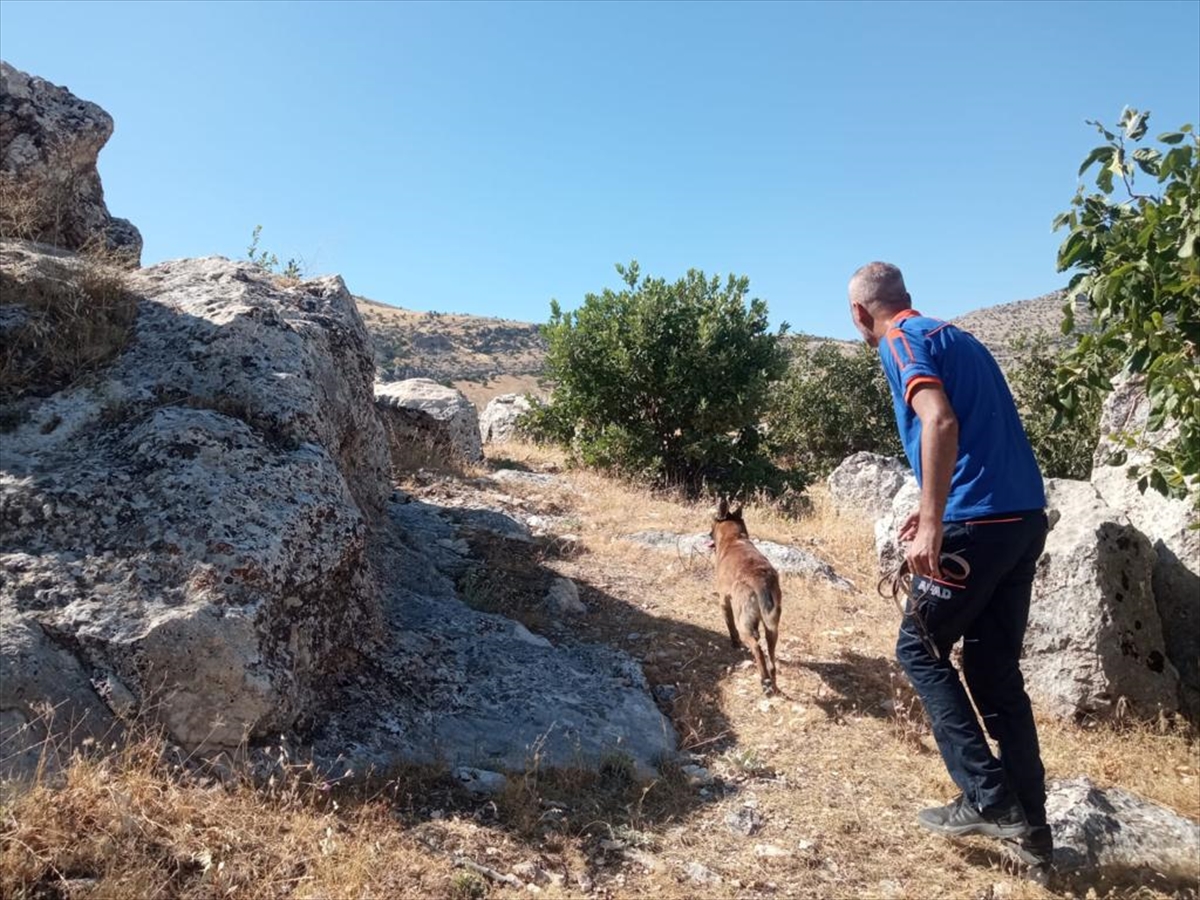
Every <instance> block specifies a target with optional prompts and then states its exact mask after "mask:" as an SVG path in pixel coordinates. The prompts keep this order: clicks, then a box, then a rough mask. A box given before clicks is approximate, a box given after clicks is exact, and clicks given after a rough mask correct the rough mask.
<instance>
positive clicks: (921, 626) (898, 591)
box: [875, 553, 971, 660]
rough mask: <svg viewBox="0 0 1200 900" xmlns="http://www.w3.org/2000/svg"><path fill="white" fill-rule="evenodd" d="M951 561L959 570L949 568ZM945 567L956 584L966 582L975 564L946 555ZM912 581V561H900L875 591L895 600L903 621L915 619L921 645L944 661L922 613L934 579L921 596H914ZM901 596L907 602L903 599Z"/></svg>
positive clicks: (926, 585) (957, 556) (958, 557)
mask: <svg viewBox="0 0 1200 900" xmlns="http://www.w3.org/2000/svg"><path fill="white" fill-rule="evenodd" d="M948 562H949V563H951V564H952V565H953V566H954V568H955V569H956V570H957V571H950V567H949V566H947V565H946V563H948ZM941 567H942V569H943V570H945V571H946V574H947V575H948V576H949V577H950V578H953V579H954V580H955V581H964V582H965V581H966V580H967V577H968V576H969V575H970V574H971V564H970V563H969V562H967V561H966V560H965V559H963V558H962V557H961V556H959V555H958V554H957V553H943V554H942V556H941ZM912 579H913V575H912V570H911V569H910V568H909V566H908V560H907V559H903V560H901V561H900V565H898V566H897V567H896V568H895V569H894V570H893V571H892V572H891V573H889V574H887V575H884V576H883V577H882V578H881V579H879V583H878V584H877V585H876V586H875V590H876V592H877V593H878V594H879V596H880V597H883V598H884V599H887V598H888V597H891V598H892V601H893V602H894V603H895V604H896V608H897V609H898V610H900V616H901V618H911V619H912V620H913V622H914V623H915V624H916V626H917V635H918V636H919V637H920V639H921V645H922V646H923V647H924V648H925V650H926V651H927V652H928V653H929V655H930V656H932V657H933V658H934V659H938V660H940V659H941V658H942V654H941V651H939V650H938V647H937V644H936V643H934V640H933V635H932V634H930V632H929V627H928V626H927V625H926V624H925V616H924V615H922V614H921V601H922V600H924V599H925V597H926V596H927V595H928V594H929V589H930V588H931V587H932V586H933V580H932V579H930V578H926V579H925V585H924V587H922V588H921V590H920V593H918V594H916V595H914V594H913V589H912ZM901 597H903V598H904V599H903V600H901V599H900V598H901Z"/></svg>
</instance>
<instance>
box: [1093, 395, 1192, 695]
mask: <svg viewBox="0 0 1200 900" xmlns="http://www.w3.org/2000/svg"><path fill="white" fill-rule="evenodd" d="M1149 412H1150V403H1149V400H1148V399H1147V397H1146V392H1145V389H1144V388H1143V387H1142V384H1141V382H1140V381H1139V380H1137V379H1129V378H1123V379H1119V380H1118V381H1117V382H1116V383H1115V384H1114V385H1113V391H1112V393H1110V394H1109V395H1108V397H1107V398H1105V401H1104V408H1103V410H1102V412H1101V416H1100V443H1099V445H1098V446H1097V448H1096V456H1095V460H1094V465H1093V469H1092V484H1093V485H1095V487H1096V490H1097V491H1098V492H1099V494H1100V496H1101V497H1102V498H1103V499H1104V502H1105V503H1107V504H1108V505H1109V506H1111V507H1112V508H1113V509H1119V510H1121V511H1122V512H1124V513H1125V515H1127V516H1128V517H1129V521H1130V522H1132V523H1133V525H1134V526H1135V527H1136V528H1137V529H1138V531H1140V532H1141V533H1142V534H1144V535H1146V537H1148V538H1149V539H1150V542H1151V544H1153V545H1154V550H1155V552H1156V553H1157V554H1158V556H1157V560H1156V562H1155V564H1154V579H1153V583H1154V597H1155V600H1156V601H1157V603H1158V611H1159V615H1160V616H1161V617H1162V621H1163V630H1164V635H1165V638H1166V644H1167V656H1168V658H1170V660H1171V662H1173V663H1174V664H1175V667H1176V668H1177V669H1178V670H1179V676H1180V681H1181V697H1180V699H1181V703H1182V705H1183V706H1184V708H1185V710H1186V711H1187V712H1188V714H1189V715H1190V716H1191V717H1192V718H1198V717H1200V528H1197V527H1196V524H1197V509H1196V506H1195V505H1194V504H1193V503H1190V502H1188V501H1187V500H1175V499H1170V498H1167V497H1164V496H1163V495H1162V494H1159V493H1158V492H1156V491H1153V490H1147V491H1146V492H1145V493H1144V494H1143V493H1140V492H1139V491H1138V489H1137V482H1136V481H1133V480H1131V479H1130V478H1128V477H1127V475H1126V471H1127V470H1128V469H1129V468H1130V467H1131V466H1134V465H1137V464H1140V463H1144V462H1147V461H1148V460H1149V458H1150V455H1151V452H1152V450H1153V448H1154V447H1155V446H1157V445H1159V444H1160V443H1161V441H1162V440H1163V438H1164V436H1163V435H1162V434H1160V433H1151V434H1147V433H1146V420H1147V417H1148V416H1149ZM1123 436H1128V437H1130V438H1132V439H1133V440H1134V441H1135V443H1136V446H1135V448H1134V449H1133V450H1132V451H1127V450H1126V446H1125V441H1124V440H1123ZM1118 454H1123V456H1124V460H1123V461H1122V456H1121V455H1118Z"/></svg>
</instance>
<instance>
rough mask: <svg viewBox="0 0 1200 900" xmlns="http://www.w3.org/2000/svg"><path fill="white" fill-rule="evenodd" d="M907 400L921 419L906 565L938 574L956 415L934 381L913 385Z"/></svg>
mask: <svg viewBox="0 0 1200 900" xmlns="http://www.w3.org/2000/svg"><path fill="white" fill-rule="evenodd" d="M909 403H910V404H911V405H912V408H913V412H915V413H916V414H917V418H919V419H920V420H921V507H920V509H919V510H918V512H917V530H916V535H915V536H914V537H913V542H912V544H911V545H910V546H909V548H908V554H907V556H908V565H909V568H910V569H911V570H912V572H913V574H914V575H927V576H931V577H933V578H938V577H940V576H941V574H942V573H941V567H940V565H939V563H940V560H941V553H942V516H943V515H945V512H946V498H947V497H948V496H949V494H950V479H951V478H952V477H953V475H954V463H955V461H956V460H957V459H958V417H957V416H955V415H954V410H953V408H952V407H951V406H950V400H949V399H948V398H947V397H946V392H945V391H944V390H942V386H941V385H940V384H937V383H935V382H930V383H927V384H922V385H919V386H918V387H916V389H915V390H914V391H913V394H912V397H911V398H910V399H909Z"/></svg>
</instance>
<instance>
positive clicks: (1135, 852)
mask: <svg viewBox="0 0 1200 900" xmlns="http://www.w3.org/2000/svg"><path fill="white" fill-rule="evenodd" d="M1046 793H1047V796H1046V817H1047V821H1048V822H1049V823H1050V827H1051V830H1052V831H1053V833H1054V844H1055V850H1054V864H1055V867H1056V868H1057V869H1058V871H1059V873H1060V875H1063V876H1066V877H1080V876H1082V877H1084V878H1086V879H1087V880H1088V883H1089V884H1095V883H1096V882H1097V881H1101V882H1103V881H1105V880H1108V881H1113V882H1118V883H1120V882H1124V883H1129V882H1133V883H1135V884H1136V883H1141V884H1145V883H1146V882H1147V881H1149V882H1151V883H1157V884H1158V886H1160V887H1163V888H1167V889H1170V888H1171V887H1172V886H1179V887H1185V888H1186V887H1188V886H1191V888H1192V889H1193V890H1194V889H1195V885H1196V881H1197V879H1198V878H1200V826H1198V825H1197V824H1196V823H1195V822H1193V821H1191V820H1190V819H1185V818H1184V817H1183V816H1181V815H1179V814H1177V813H1175V812H1172V811H1171V810H1169V809H1166V808H1165V807H1162V806H1159V805H1158V804H1156V803H1151V802H1150V801H1148V800H1143V799H1142V798H1140V797H1137V796H1135V795H1133V794H1130V793H1129V792H1127V791H1123V790H1121V789H1120V788H1106V789H1102V788H1100V787H1097V786H1096V785H1095V784H1093V783H1092V782H1091V781H1090V780H1088V779H1087V778H1072V779H1069V780H1064V781H1056V782H1051V783H1050V784H1049V785H1047V792H1046ZM1097 886H1099V885H1097Z"/></svg>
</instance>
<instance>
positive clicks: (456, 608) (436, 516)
mask: <svg viewBox="0 0 1200 900" xmlns="http://www.w3.org/2000/svg"><path fill="white" fill-rule="evenodd" d="M460 512H461V510H459V509H455V508H448V507H441V506H436V505H433V504H429V503H424V502H421V501H419V500H416V499H414V498H411V497H409V496H407V495H404V494H400V493H397V500H396V501H394V502H393V503H391V504H390V506H389V526H390V527H387V528H384V529H380V530H379V531H378V532H377V539H376V541H375V543H374V546H373V551H372V563H373V567H374V568H375V570H376V571H377V572H378V573H379V581H380V584H381V586H382V592H383V606H384V614H385V617H386V622H387V627H385V629H384V633H385V636H386V637H385V639H384V641H383V642H382V643H381V644H380V645H379V646H378V647H377V648H376V649H374V650H373V651H372V654H371V658H372V664H371V666H370V672H371V674H370V675H369V676H367V677H362V678H354V679H347V680H346V683H345V686H344V689H343V690H342V692H341V693H340V694H339V696H338V702H337V704H336V708H333V709H331V710H330V711H329V712H328V713H327V714H326V715H325V716H324V717H323V718H322V720H321V723H320V727H319V730H318V731H317V732H316V734H315V735H314V742H313V749H314V752H315V753H316V754H317V756H318V758H319V759H321V760H338V759H339V758H340V761H339V762H338V763H337V764H338V765H343V766H350V767H352V768H353V769H354V770H355V771H364V770H365V769H367V768H368V767H373V768H375V769H376V770H377V771H378V770H380V769H385V768H387V767H388V766H391V765H394V764H395V763H397V762H399V761H401V760H424V761H439V760H440V761H444V762H446V763H448V764H450V765H451V766H458V765H466V766H477V767H480V768H483V769H488V770H494V771H513V770H515V771H518V772H520V771H525V770H526V768H527V767H528V766H530V765H534V764H536V765H542V766H550V767H555V766H580V765H583V766H595V765H597V764H599V763H600V762H601V761H603V760H605V759H606V758H611V757H613V756H614V755H621V756H624V757H627V758H628V759H629V760H630V761H631V763H632V764H633V765H634V766H635V767H636V768H637V770H638V771H639V772H641V773H642V774H650V773H651V772H653V770H654V769H655V767H656V766H657V765H658V764H659V762H661V761H662V760H663V759H664V758H669V757H671V756H673V754H674V753H675V748H676V735H675V730H674V729H673V728H672V726H671V724H670V722H669V721H668V720H667V719H666V718H665V717H664V716H663V715H662V713H661V712H660V711H659V709H658V707H657V706H656V705H655V703H654V701H653V699H652V698H651V696H650V691H649V687H648V684H647V682H646V678H645V676H644V674H643V673H642V669H641V667H640V666H639V665H638V664H637V663H636V662H635V661H634V660H633V659H632V658H631V657H630V656H629V655H628V654H626V653H624V652H622V651H620V650H616V649H613V648H610V647H606V646H600V645H595V644H586V643H580V642H577V641H575V640H572V638H571V635H570V630H569V629H568V630H566V631H565V632H563V633H562V634H561V635H560V636H559V637H558V638H556V642H551V641H550V640H549V639H548V638H547V637H544V636H543V635H541V634H534V633H533V632H531V631H529V630H528V629H526V628H525V627H524V626H522V625H521V624H520V623H517V622H515V621H513V620H512V619H508V618H505V617H504V616H500V615H494V614H490V613H485V612H480V611H478V610H476V609H472V608H471V607H469V606H467V605H466V604H465V603H464V602H463V601H462V598H461V595H460V593H459V591H458V588H457V585H458V584H460V583H462V582H463V581H464V577H465V576H466V575H467V574H468V573H472V572H481V574H480V576H479V577H480V580H481V583H483V584H484V585H485V589H486V583H487V579H488V577H489V576H488V574H487V571H486V569H482V570H481V567H480V562H479V560H476V559H473V558H472V557H471V554H470V550H469V548H467V547H464V546H463V544H464V543H466V542H465V541H463V539H462V536H463V535H466V534H470V533H471V532H473V531H476V529H475V527H474V526H473V525H472V524H471V522H470V520H462V519H461V517H460V515H459V513H460ZM497 515H499V514H497ZM491 534H492V539H493V540H495V539H499V540H515V539H514V538H507V537H504V536H502V535H501V534H500V533H499V532H497V531H493V532H491ZM519 544H520V542H519V541H517V544H516V545H514V551H517V550H518V549H519ZM547 574H549V573H547Z"/></svg>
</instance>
